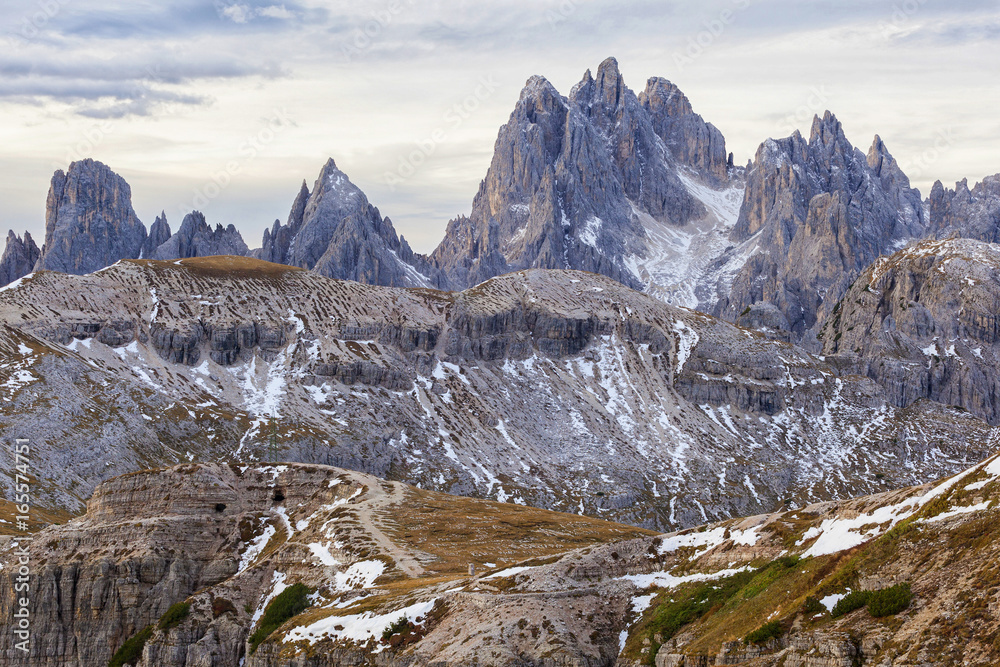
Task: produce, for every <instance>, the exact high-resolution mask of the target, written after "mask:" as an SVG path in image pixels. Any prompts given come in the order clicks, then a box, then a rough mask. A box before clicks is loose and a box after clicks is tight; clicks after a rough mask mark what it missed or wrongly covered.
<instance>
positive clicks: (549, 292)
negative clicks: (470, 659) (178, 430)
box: [0, 258, 989, 529]
mask: <svg viewBox="0 0 1000 667" xmlns="http://www.w3.org/2000/svg"><path fill="white" fill-rule="evenodd" d="M0 322H5V323H7V324H8V326H10V327H12V329H11V330H12V331H17V332H23V335H25V336H31V337H32V338H33V339H35V340H38V341H41V342H43V343H44V345H45V346H46V347H47V348H51V349H53V350H55V351H57V352H58V355H55V356H53V355H49V354H47V353H45V351H44V350H43V351H41V352H39V353H38V355H37V356H38V359H36V358H35V357H36V354H35V353H34V352H32V353H31V354H25V355H20V354H15V355H13V356H12V357H11V359H10V360H9V361H10V363H9V364H5V365H4V373H5V374H6V375H5V376H4V377H8V378H11V379H12V380H10V381H8V382H11V381H13V383H14V384H13V385H11V387H12V396H13V397H14V398H16V399H17V400H20V401H28V400H32V397H36V398H35V400H37V401H42V402H55V403H56V404H62V401H64V400H66V401H68V403H67V407H72V406H74V405H76V404H77V403H76V402H78V401H79V400H80V399H79V398H71V397H69V396H68V395H67V393H66V392H68V391H71V390H73V389H72V385H71V384H70V385H66V384H65V381H64V380H62V379H61V378H62V376H58V375H57V376H54V377H53V378H51V379H50V378H49V377H48V376H47V375H45V374H42V373H40V372H38V371H36V370H35V369H43V368H47V366H44V365H43V360H48V361H47V362H46V363H51V364H54V370H53V372H57V371H59V372H62V371H61V370H59V369H61V368H62V367H63V365H64V364H70V363H72V364H86V367H87V368H88V369H89V370H88V373H91V374H92V375H93V376H94V377H95V378H100V377H103V378H106V380H105V381H106V382H109V383H110V382H111V380H112V379H113V378H127V379H128V381H129V386H138V387H142V388H143V389H144V390H146V391H147V392H149V394H150V395H151V396H154V397H155V400H156V401H157V402H158V404H159V405H161V406H162V405H163V404H164V403H165V404H166V405H168V406H171V405H172V406H175V407H177V409H179V410H181V411H182V412H183V410H184V409H187V410H190V411H191V412H192V413H193V414H195V415H198V414H203V413H210V414H218V415H220V416H221V415H228V417H226V420H225V427H226V430H225V431H224V432H223V431H217V432H214V435H213V434H212V433H209V434H207V436H208V442H209V443H211V446H210V447H208V448H207V449H204V448H202V447H201V446H198V447H196V446H195V444H196V443H193V444H192V445H191V447H190V448H187V447H186V448H184V450H182V451H173V452H171V451H163V452H162V453H161V455H160V458H156V459H150V460H149V464H150V465H156V464H158V463H160V464H165V463H171V462H176V461H178V460H183V459H184V458H185V457H186V456H188V454H185V452H189V453H190V456H192V457H199V458H200V457H203V456H206V457H207V456H212V457H214V458H218V457H220V456H221V457H222V458H228V459H232V460H238V461H254V460H259V459H260V458H261V457H263V456H267V455H268V454H267V446H268V445H267V442H268V439H269V426H268V422H269V419H270V417H271V416H272V415H277V416H279V417H280V421H281V426H280V430H281V434H280V449H281V452H282V457H283V458H285V459H288V460H299V461H304V462H312V463H324V464H334V465H337V466H340V467H347V468H354V469H358V470H361V471H364V472H367V473H371V474H376V475H379V476H382V477H388V478H392V479H395V480H400V481H406V482H409V483H414V484H419V485H420V486H422V487H423V488H430V489H435V490H440V491H447V492H451V493H455V494H460V495H472V496H481V497H489V498H495V499H499V500H507V501H513V502H524V503H527V504H530V505H534V506H539V507H546V508H552V509H560V510H564V511H573V512H582V513H587V514H591V515H594V516H599V517H602V518H614V519H616V520H619V521H621V522H627V523H633V524H635V525H645V526H649V527H660V528H664V529H665V528H671V527H681V526H690V525H694V524H697V523H700V522H702V521H705V520H706V519H712V518H724V517H730V516H736V515H742V514H748V513H755V512H760V511H768V510H771V509H773V508H775V507H777V506H780V505H781V504H783V503H791V504H793V505H795V506H801V505H804V504H807V503H809V502H814V501H818V500H826V499H830V498H836V497H845V496H849V495H853V494H857V493H866V492H873V491H877V490H880V489H886V488H892V487H893V486H898V485H905V484H909V483H914V482H920V481H923V480H926V479H928V478H930V477H934V476H937V475H939V474H946V473H948V472H951V471H954V470H958V469H961V468H962V467H964V466H966V465H968V464H969V462H971V461H974V460H976V459H978V458H980V457H981V456H983V455H984V454H985V451H984V449H983V448H984V443H985V434H986V433H988V432H989V427H988V426H987V425H986V424H985V423H983V422H982V421H980V420H978V419H976V418H975V417H973V416H971V415H969V414H967V413H964V412H962V411H961V410H959V409H952V408H947V407H944V406H942V405H938V404H934V403H931V402H929V401H916V402H913V403H911V404H908V405H907V406H905V407H901V408H897V407H894V406H893V405H892V404H891V401H890V400H889V399H888V398H887V397H886V395H885V393H884V390H883V389H882V388H881V387H880V386H879V385H878V384H877V383H876V382H873V381H872V380H870V379H868V378H865V377H863V376H858V375H855V374H853V369H852V368H851V367H850V366H849V365H848V366H844V365H842V364H841V362H840V361H838V360H836V359H831V358H828V359H826V360H824V359H823V358H820V357H815V356H812V355H809V354H808V353H806V352H804V351H802V350H801V349H798V348H795V347H793V346H790V345H788V344H785V343H781V342H777V341H774V340H770V339H767V338H766V337H764V336H761V335H760V334H757V333H754V332H751V331H747V330H743V329H739V328H737V327H735V326H733V325H731V324H728V323H725V322H722V321H719V320H716V319H713V318H711V317H708V316H705V315H702V314H698V313H692V312H690V311H687V310H684V309H679V308H675V307H672V306H668V305H666V304H663V303H662V302H660V301H657V300H656V299H654V298H652V297H650V296H648V295H644V294H641V293H639V292H635V291H633V290H629V289H628V288H626V287H624V286H623V285H621V284H620V283H618V282H616V281H614V280H611V279H609V278H607V277H603V276H598V275H595V274H587V273H582V272H572V271H543V270H535V271H527V272H521V273H516V274H511V275H508V276H504V277H501V278H496V279H492V280H490V281H488V282H486V283H484V284H483V285H480V286H478V287H477V288H475V289H472V290H467V291H465V292H461V293H445V292H436V291H433V290H424V289H411V290H401V289H394V288H386V287H378V286H366V285H362V284H359V283H355V282H345V281H337V280H331V279H328V278H324V277H322V276H319V275H317V274H315V273H314V272H309V271H304V270H299V269H292V268H290V267H287V266H281V265H274V264H267V263H264V262H260V261H257V260H252V259H243V258H207V259H205V258H199V259H190V260H182V261H179V262H146V261H126V262H122V263H119V264H118V265H116V266H114V267H112V268H109V269H107V270H105V271H102V272H100V273H98V274H94V275H90V276H80V277H74V276H65V275H61V274H57V273H52V272H43V273H38V274H35V275H34V276H32V277H30V278H26V279H25V280H23V281H22V282H21V284H19V285H18V286H16V287H15V288H9V289H6V290H4V291H3V292H0ZM17 335H22V334H20V333H19V334H17ZM11 347H12V349H13V350H17V349H18V347H17V344H16V343H13V342H12V343H11ZM29 347H30V346H29ZM26 364H29V365H30V368H29V367H28V366H26ZM0 381H2V380H0ZM64 397H65V398H64ZM151 400H153V399H151ZM95 403H96V402H95ZM85 405H86V408H82V406H81V409H85V411H86V412H85V414H83V415H81V419H82V421H81V422H80V423H81V427H82V425H83V424H84V423H86V422H87V420H91V430H96V429H97V425H99V424H106V423H108V422H109V421H110V422H112V423H115V422H116V421H117V420H119V419H121V418H125V419H127V420H128V421H129V422H130V423H134V422H137V423H140V424H141V423H144V422H146V421H150V424H149V427H150V428H153V427H154V426H156V425H157V424H159V422H160V417H159V415H160V413H161V412H162V408H157V407H154V406H152V405H150V406H149V407H146V406H144V405H141V404H140V405H135V406H133V407H127V408H126V407H123V408H117V409H115V410H112V409H110V408H105V407H103V406H101V405H99V404H94V405H93V406H91V404H90V403H86V404H85ZM182 405H183V406H187V407H186V408H183V409H182V408H180V407H179V406H182ZM74 409H75V408H74ZM123 410H124V411H125V412H126V413H127V417H125V416H124V415H121V411H123ZM24 414H25V412H24V408H20V409H18V410H14V411H13V412H10V413H8V414H7V415H6V417H5V420H4V421H3V422H0V426H2V429H3V432H4V433H5V434H12V433H13V431H14V430H16V428H17V427H19V426H21V425H24V424H26V423H27V422H26V421H25V420H24V417H23V415H24ZM30 414H33V415H34V418H33V420H32V421H31V430H32V432H33V433H35V434H36V437H38V438H41V439H44V440H46V441H47V442H51V443H53V445H52V446H53V448H56V449H57V448H58V447H57V446H58V443H60V442H67V443H69V442H72V440H66V439H65V436H64V435H62V434H63V432H64V431H63V430H60V429H64V428H65V424H64V422H63V421H59V422H57V423H56V422H53V423H48V422H47V416H46V413H45V412H44V411H37V410H36V411H34V412H31V413H30ZM15 415H21V416H20V417H17V418H16V419H15V418H14V417H15ZM143 415H145V416H143ZM146 417H149V418H150V419H149V420H147V419H146ZM123 446H124V447H127V444H120V445H119V447H123ZM118 451H119V449H115V448H112V450H111V454H115V453H117V452H118ZM92 455H93V457H94V462H95V464H96V463H103V462H105V461H106V465H107V466H108V467H107V471H108V472H109V473H111V472H114V471H122V469H121V468H119V467H116V466H119V465H126V464H128V461H129V459H128V457H121V458H118V457H115V456H112V455H109V456H108V457H107V458H106V459H105V455H104V454H103V453H102V452H100V451H97V450H94V451H92ZM65 460H66V459H65V455H60V454H58V453H57V452H50V453H49V454H48V455H47V456H46V457H45V459H44V460H40V461H39V463H38V465H39V469H38V474H39V476H40V477H42V478H48V477H53V478H55V477H58V476H59V475H62V474H65V466H64V465H63V464H64V463H65ZM45 466H51V467H52V470H49V469H48V468H46V467H45ZM84 473H85V474H83V477H82V483H81V487H80V489H79V490H78V493H79V494H84V493H86V492H87V491H88V490H89V489H90V488H93V485H94V484H96V483H97V482H99V481H100V480H101V479H103V478H104V475H103V474H102V469H100V468H96V469H87V470H85V471H84ZM8 488H10V487H8ZM60 493H61V492H60V491H59V487H54V488H53V490H52V493H50V494H48V495H47V497H48V502H49V503H52V504H55V505H57V506H62V507H68V506H71V505H72V502H71V501H72V499H66V498H63V497H62V496H61V495H60ZM40 495H45V494H42V492H41V491H40ZM75 502H78V501H75Z"/></svg>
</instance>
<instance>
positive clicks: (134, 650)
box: [108, 625, 153, 667]
mask: <svg viewBox="0 0 1000 667" xmlns="http://www.w3.org/2000/svg"><path fill="white" fill-rule="evenodd" d="M152 635H153V626H152V625H147V626H146V627H144V628H143V629H142V630H140V631H139V632H137V633H135V634H134V635H132V636H131V637H129V638H128V639H126V640H125V643H124V644H122V646H121V648H120V649H118V650H117V651H115V654H114V655H113V656H111V661H110V662H108V667H125V665H134V664H136V663H137V662H139V660H141V659H142V649H143V647H145V646H146V641H147V640H148V639H149V638H150V637H151V636H152Z"/></svg>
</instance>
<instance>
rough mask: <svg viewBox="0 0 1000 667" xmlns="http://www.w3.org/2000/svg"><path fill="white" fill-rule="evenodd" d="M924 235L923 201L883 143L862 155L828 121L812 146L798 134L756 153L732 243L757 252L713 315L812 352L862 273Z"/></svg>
mask: <svg viewBox="0 0 1000 667" xmlns="http://www.w3.org/2000/svg"><path fill="white" fill-rule="evenodd" d="M925 226H926V221H925V219H924V211H923V206H922V203H921V201H920V193H919V192H918V191H916V190H912V189H910V187H909V181H908V179H907V178H906V176H905V174H903V172H902V171H901V170H900V169H899V166H898V164H897V163H896V161H895V160H894V159H893V158H892V156H891V155H890V154H889V152H888V150H887V149H886V147H885V144H884V143H883V142H882V140H881V139H880V138H879V137H876V138H875V141H874V143H873V144H872V147H871V149H870V151H869V152H868V155H867V156H866V155H864V154H863V153H862V152H861V151H859V150H857V149H855V148H854V147H853V146H852V145H851V143H850V142H849V141H848V140H847V137H846V136H845V134H844V131H843V127H842V126H841V124H840V122H839V121H838V120H837V119H836V117H835V116H833V115H832V114H831V113H830V112H827V113H826V114H825V115H824V116H823V117H822V118H819V117H817V118H816V119H815V121H814V122H813V126H812V130H811V132H810V136H809V140H808V142H807V141H806V140H805V139H804V138H803V137H802V136H801V135H799V134H798V132H796V133H795V134H793V135H792V136H791V137H789V138H787V139H783V140H780V141H775V140H768V141H766V142H765V143H764V144H762V145H761V147H760V148H759V149H758V152H757V156H756V158H755V159H754V162H753V164H752V166H751V168H750V171H749V172H748V174H747V192H746V197H745V199H744V202H743V207H742V209H741V210H740V217H739V221H738V222H737V224H736V226H735V227H734V228H733V231H732V234H731V236H730V238H731V239H732V240H733V241H734V242H737V243H744V244H749V243H753V246H754V250H753V251H752V253H751V254H750V255H749V257H748V259H747V260H746V263H745V264H744V265H743V266H742V268H741V269H740V270H739V274H738V276H737V277H736V279H735V280H734V282H733V285H732V290H731V292H730V293H729V294H728V295H727V296H726V297H725V298H724V299H722V300H721V301H720V302H719V304H718V306H717V308H716V313H717V314H719V315H721V316H723V317H725V318H726V319H729V320H734V321H741V322H744V323H746V324H747V325H756V326H764V327H767V328H771V329H776V330H783V331H788V332H791V334H792V335H793V337H794V338H795V339H796V340H798V339H802V338H806V339H807V343H810V342H811V341H812V338H814V336H815V333H816V330H818V327H819V326H822V324H823V322H824V321H825V319H826V317H827V316H828V315H829V312H830V309H831V308H832V307H833V305H834V304H835V303H836V302H837V301H838V300H839V298H840V297H841V296H842V295H843V294H844V292H845V291H846V289H847V287H848V286H849V285H850V284H851V283H852V282H853V281H854V279H855V278H856V277H857V276H858V274H859V273H860V272H861V270H862V269H864V268H865V267H866V266H868V265H869V264H871V263H872V262H873V261H874V260H875V259H876V258H878V257H879V256H880V255H883V254H886V253H887V252H890V251H891V250H893V249H896V248H898V247H899V246H900V245H904V244H905V243H906V242H908V241H909V240H910V239H912V238H920V237H921V236H923V235H924V234H925ZM741 318H745V319H742V320H741ZM812 344H813V345H814V343H812Z"/></svg>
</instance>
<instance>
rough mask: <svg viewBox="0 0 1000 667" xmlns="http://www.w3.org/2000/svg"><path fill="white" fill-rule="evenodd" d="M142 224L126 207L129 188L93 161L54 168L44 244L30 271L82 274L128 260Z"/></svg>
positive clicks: (138, 247) (139, 243)
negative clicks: (32, 269)
mask: <svg viewBox="0 0 1000 667" xmlns="http://www.w3.org/2000/svg"><path fill="white" fill-rule="evenodd" d="M145 241H146V227H145V226H144V225H143V224H142V222H140V221H139V218H138V217H136V214H135V211H134V210H133V209H132V189H131V188H130V187H129V185H128V183H126V182H125V179H123V178H122V177H121V176H119V175H118V174H116V173H114V172H113V171H111V169H109V168H108V167H107V166H106V165H104V164H102V163H100V162H95V161H94V160H89V159H88V160H81V161H79V162H74V163H73V164H71V165H70V166H69V170H68V171H67V172H65V173H63V171H62V170H60V171H57V172H56V173H55V175H54V176H53V177H52V186H51V188H50V189H49V196H48V199H47V201H46V205H45V245H43V246H42V252H41V256H40V257H39V259H38V262H37V263H36V264H35V270H36V271H40V270H48V271H60V272H62V273H71V274H75V275H82V274H85V273H92V272H93V271H97V270H99V269H103V268H105V267H107V266H111V265H112V264H114V263H115V262H117V261H119V260H121V259H134V258H136V257H139V255H140V253H141V252H142V248H143V244H144V243H145Z"/></svg>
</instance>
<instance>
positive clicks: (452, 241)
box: [431, 58, 728, 288]
mask: <svg viewBox="0 0 1000 667" xmlns="http://www.w3.org/2000/svg"><path fill="white" fill-rule="evenodd" d="M724 155H725V143H724V141H723V139H722V135H721V134H719V133H718V131H717V130H715V128H712V127H711V126H710V125H707V124H705V123H704V122H703V121H701V118H700V117H698V116H696V115H695V114H694V113H693V112H692V111H691V108H690V105H689V104H688V103H687V100H686V98H683V96H682V95H679V94H678V92H677V91H676V88H675V87H673V86H672V84H670V83H669V82H667V81H665V80H662V79H654V80H651V81H650V83H649V86H648V88H647V91H646V92H645V93H643V95H642V96H640V97H636V95H635V93H633V92H632V91H631V90H630V89H629V88H628V87H627V86H626V85H625V83H624V80H623V78H622V76H621V73H620V72H619V70H618V63H617V61H615V60H614V59H613V58H609V59H608V60H606V61H604V62H603V63H602V64H601V66H600V67H599V68H598V70H597V75H596V77H595V76H593V75H591V73H590V71H589V70H588V71H587V73H586V74H585V75H584V77H583V80H582V81H580V83H578V84H577V85H576V86H575V87H574V88H573V90H572V91H571V92H570V95H569V97H568V98H567V97H563V96H562V95H560V94H559V92H558V91H556V89H555V88H553V86H552V84H550V83H549V82H548V81H546V80H545V79H544V78H542V77H532V78H531V79H529V80H528V82H527V84H526V86H525V88H524V90H523V91H522V92H521V97H520V99H519V100H518V102H517V105H516V107H515V109H514V112H513V113H512V114H511V117H510V120H509V121H508V122H507V124H506V125H504V126H503V127H502V128H501V129H500V134H499V136H498V138H497V142H496V148H495V152H494V157H493V162H492V163H491V165H490V169H489V172H488V173H487V175H486V179H485V180H484V181H483V183H482V185H481V186H480V189H479V193H478V194H477V195H476V198H475V200H474V202H473V205H472V213H471V214H470V216H469V217H460V218H456V219H455V220H452V221H451V222H450V223H449V225H448V230H447V233H446V235H445V239H444V240H443V241H442V242H441V244H440V245H439V246H438V248H437V249H436V250H435V251H434V253H433V254H432V255H431V259H432V261H433V262H434V264H435V265H436V266H437V267H439V268H440V269H442V270H443V271H444V272H445V273H446V275H447V279H448V284H449V285H450V286H452V287H454V288H463V287H469V286H471V285H474V284H477V283H479V282H481V281H483V280H486V279H488V278H491V277H493V276H496V275H500V274H503V273H507V272H509V271H513V270H520V269H525V268H548V269H554V268H563V269H565V268H572V269H579V270H584V271H590V272H593V273H601V274H604V275H607V276H609V277H611V278H614V279H615V280H618V281H620V282H622V283H624V284H626V285H629V286H632V287H641V286H642V285H643V284H642V281H641V279H640V277H639V276H637V275H635V273H633V271H632V270H630V269H629V268H628V267H627V261H626V259H627V258H628V257H631V256H640V257H641V256H644V255H645V254H646V252H647V243H648V241H647V232H646V229H645V227H644V225H643V223H641V222H640V214H641V215H645V216H647V217H648V218H649V219H651V220H652V221H653V222H661V223H666V224H668V225H672V226H676V227H681V226H683V225H685V224H686V223H687V222H689V221H691V220H693V219H698V218H701V217H702V216H704V215H705V213H706V211H705V207H704V206H703V204H702V203H701V202H700V201H699V200H698V199H696V198H695V197H694V196H693V195H692V194H691V193H690V192H689V191H688V189H687V188H686V187H685V185H684V183H683V182H682V181H681V180H680V178H679V177H678V169H679V167H680V166H681V165H683V166H687V167H689V168H691V169H694V170H697V171H698V172H699V174H701V175H703V176H704V177H705V178H708V179H714V180H718V181H720V182H721V181H726V180H728V177H727V171H726V167H725V165H726V160H725V157H724ZM720 156H721V157H720ZM720 160H721V163H720Z"/></svg>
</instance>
